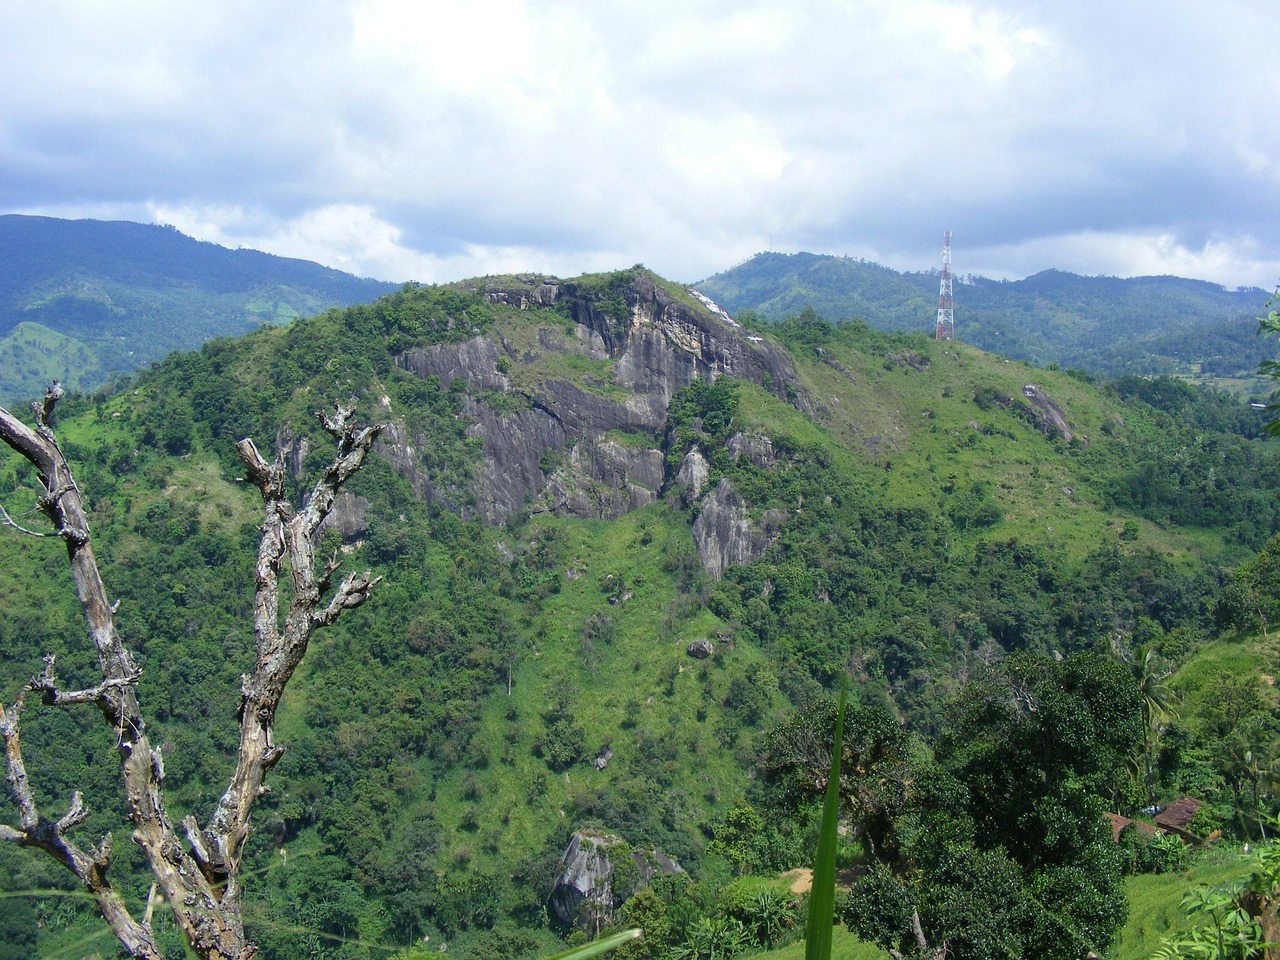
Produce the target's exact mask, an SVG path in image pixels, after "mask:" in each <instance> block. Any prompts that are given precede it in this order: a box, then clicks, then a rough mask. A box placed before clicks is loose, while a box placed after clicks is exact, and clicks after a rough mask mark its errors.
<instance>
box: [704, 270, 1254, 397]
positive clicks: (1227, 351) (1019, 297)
mask: <svg viewBox="0 0 1280 960" xmlns="http://www.w3.org/2000/svg"><path fill="white" fill-rule="evenodd" d="M938 282H939V275H938V273H937V272H936V271H931V272H928V273H898V272H897V271H895V270H891V269H889V268H888V267H883V266H880V265H879V264H875V263H869V262H867V261H865V260H852V259H849V258H847V257H833V256H823V255H819V254H812V253H797V254H782V253H761V254H758V255H757V256H755V257H753V258H752V259H750V260H748V261H746V262H745V263H742V264H739V265H738V266H736V267H734V268H732V269H731V270H726V271H725V272H723V273H718V274H716V275H715V276H713V277H710V278H708V279H707V280H704V281H702V282H701V283H698V284H695V286H696V287H697V289H698V290H700V291H702V292H703V293H705V294H707V295H708V296H710V297H712V298H713V299H714V300H716V301H717V302H718V303H720V304H721V305H722V306H723V307H724V308H725V309H727V310H728V311H729V312H730V313H733V314H737V313H740V312H741V311H743V310H754V311H755V312H756V313H757V314H759V315H760V316H762V317H763V318H765V319H767V320H771V321H774V322H777V321H779V320H782V319H783V318H785V317H786V316H788V315H790V314H797V313H799V312H800V311H801V310H803V309H804V308H805V307H812V308H813V310H815V311H816V312H817V313H819V314H821V315H822V316H824V317H825V318H827V319H828V320H833V321H834V320H844V319H853V318H858V319H862V320H865V321H866V322H867V323H869V324H870V325H872V326H874V327H879V328H881V329H886V330H916V331H923V332H927V333H932V331H933V327H934V320H935V317H936V314H937V303H938ZM1268 296H1269V294H1268V293H1267V291H1265V290H1261V289H1258V288H1247V289H1240V290H1234V291H1232V290H1226V289H1225V288H1223V287H1221V286H1219V285H1218V284H1214V283H1207V282H1204V281H1201V280H1185V279H1180V278H1178V277H1135V278H1133V279H1127V280H1122V279H1119V278H1116V277H1082V276H1077V275H1075V274H1071V273H1064V272H1062V271H1060V270H1046V271H1044V272H1042V273H1037V274H1035V275H1034V276H1031V277H1027V278H1026V279H1025V280H1017V281H1005V280H989V279H986V278H984V277H962V278H959V279H957V280H956V282H955V317H956V337H957V339H960V340H963V341H964V342H966V343H970V344H973V345H974V346H977V347H981V348H982V349H984V350H988V351H991V352H993V353H999V354H1003V355H1005V356H1008V357H1012V358H1014V359H1018V360H1026V361H1028V362H1030V363H1034V364H1037V365H1039V366H1044V365H1047V364H1049V363H1059V364H1061V365H1062V366H1064V367H1076V368H1080V369H1085V370H1089V371H1090V372H1093V373H1100V374H1105V375H1107V376H1123V375H1125V374H1158V373H1166V374H1179V375H1188V376H1193V377H1200V378H1203V379H1208V380H1213V381H1216V382H1222V381H1224V380H1229V379H1232V378H1246V379H1248V378H1251V377H1252V376H1253V374H1254V372H1255V371H1256V370H1257V366H1258V362H1259V361H1260V360H1262V359H1264V358H1266V357H1269V356H1271V355H1272V354H1273V352H1274V351H1273V350H1272V349H1271V347H1273V346H1274V344H1271V345H1269V344H1268V343H1267V342H1266V341H1264V340H1261V339H1259V337H1258V336H1257V329H1258V321H1257V318H1258V317H1259V316H1260V315H1261V314H1262V313H1263V312H1264V311H1263V309H1262V308H1263V304H1264V303H1265V302H1266V301H1267V298H1268Z"/></svg>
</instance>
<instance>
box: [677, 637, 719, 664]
mask: <svg viewBox="0 0 1280 960" xmlns="http://www.w3.org/2000/svg"><path fill="white" fill-rule="evenodd" d="M684 652H685V653H687V654H688V655H689V656H691V657H693V659H695V660H705V659H707V657H709V656H711V654H713V653H715V645H714V644H713V643H712V642H711V641H710V640H708V639H707V638H706V637H703V638H702V639H701V640H695V641H693V643H691V644H689V646H687V647H685V651H684Z"/></svg>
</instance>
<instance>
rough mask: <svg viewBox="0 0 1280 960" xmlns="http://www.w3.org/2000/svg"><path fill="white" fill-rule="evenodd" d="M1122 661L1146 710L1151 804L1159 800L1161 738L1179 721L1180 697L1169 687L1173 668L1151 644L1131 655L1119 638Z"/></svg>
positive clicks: (1146, 779) (1145, 749)
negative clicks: (1157, 792) (1156, 768)
mask: <svg viewBox="0 0 1280 960" xmlns="http://www.w3.org/2000/svg"><path fill="white" fill-rule="evenodd" d="M1113 649H1114V650H1115V652H1116V654H1117V656H1118V657H1119V658H1120V661H1121V662H1122V663H1124V665H1125V666H1126V667H1128V668H1129V672H1130V673H1131V674H1132V675H1133V679H1134V680H1135V681H1136V682H1137V684H1138V697H1139V700H1138V705H1139V708H1140V709H1141V710H1142V756H1141V765H1142V774H1143V781H1144V783H1143V785H1144V787H1145V789H1146V794H1147V803H1154V802H1155V799H1156V789H1155V787H1156V783H1155V779H1156V778H1155V761H1156V756H1157V754H1158V753H1159V749H1160V737H1161V736H1162V735H1163V733H1164V732H1165V730H1167V729H1168V724H1169V722H1170V721H1171V720H1175V719H1177V716H1178V711H1177V694H1176V692H1175V691H1174V689H1173V688H1172V687H1171V686H1170V685H1169V682H1168V681H1169V678H1170V677H1171V676H1173V664H1171V663H1169V662H1168V661H1166V660H1165V659H1164V658H1163V657H1161V656H1160V654H1159V653H1157V652H1156V650H1155V648H1154V647H1153V646H1152V645H1151V644H1143V645H1142V646H1140V647H1138V648H1137V649H1136V650H1133V651H1130V650H1129V649H1128V648H1127V647H1126V646H1125V644H1124V639H1123V637H1121V636H1117V637H1116V640H1115V643H1114V644H1113Z"/></svg>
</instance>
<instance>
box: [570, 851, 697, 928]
mask: <svg viewBox="0 0 1280 960" xmlns="http://www.w3.org/2000/svg"><path fill="white" fill-rule="evenodd" d="M623 844H624V841H623V839H622V838H621V837H618V836H615V835H613V834H609V833H598V832H596V831H589V830H579V831H578V832H576V833H575V834H574V835H573V838H572V839H571V840H570V841H569V846H568V847H567V848H566V849H565V852H564V856H563V857H562V858H561V859H560V874H559V876H558V877H557V878H556V883H555V887H554V888H553V889H552V891H551V900H550V904H549V906H550V908H551V912H552V913H553V914H554V915H555V916H556V918H557V919H558V920H560V922H561V923H566V924H570V925H572V926H575V927H577V928H578V929H580V930H584V931H587V932H590V933H595V932H597V930H598V929H599V927H603V926H605V925H607V924H609V923H610V922H612V921H613V916H614V910H615V909H616V908H617V907H618V906H620V905H621V904H622V902H623V901H624V900H626V899H627V897H629V896H631V894H633V893H635V892H636V889H637V888H638V887H639V886H641V885H647V884H648V883H649V881H650V880H652V879H653V877H654V876H656V875H658V874H660V873H662V874H669V873H682V872H683V871H682V870H681V867H680V865H679V864H678V863H676V862H675V861H674V860H672V859H671V858H670V857H668V856H667V855H666V854H664V853H662V852H661V851H659V850H651V851H649V852H648V853H645V852H644V851H640V850H633V851H631V854H630V857H631V859H632V862H633V863H634V864H635V867H636V873H635V876H634V878H632V879H631V880H629V881H628V887H629V888H628V889H621V890H620V889H614V863H613V861H612V860H611V859H610V856H609V851H610V848H616V847H619V846H621V845H623ZM622 849H623V850H625V849H626V848H625V847H623V848H622ZM621 853H622V851H618V854H621ZM618 854H615V856H616V855H618ZM622 855H624V856H625V854H622ZM637 881H638V883H637Z"/></svg>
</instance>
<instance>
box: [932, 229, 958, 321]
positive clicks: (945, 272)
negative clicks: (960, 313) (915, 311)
mask: <svg viewBox="0 0 1280 960" xmlns="http://www.w3.org/2000/svg"><path fill="white" fill-rule="evenodd" d="M934 336H935V337H936V338H937V339H938V340H954V339H955V338H956V303H955V298H954V297H953V296H952V293H951V231H950V230H948V231H947V232H946V233H944V234H943V235H942V285H941V288H940V289H939V290H938V327H937V331H936V333H935V334H934Z"/></svg>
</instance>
